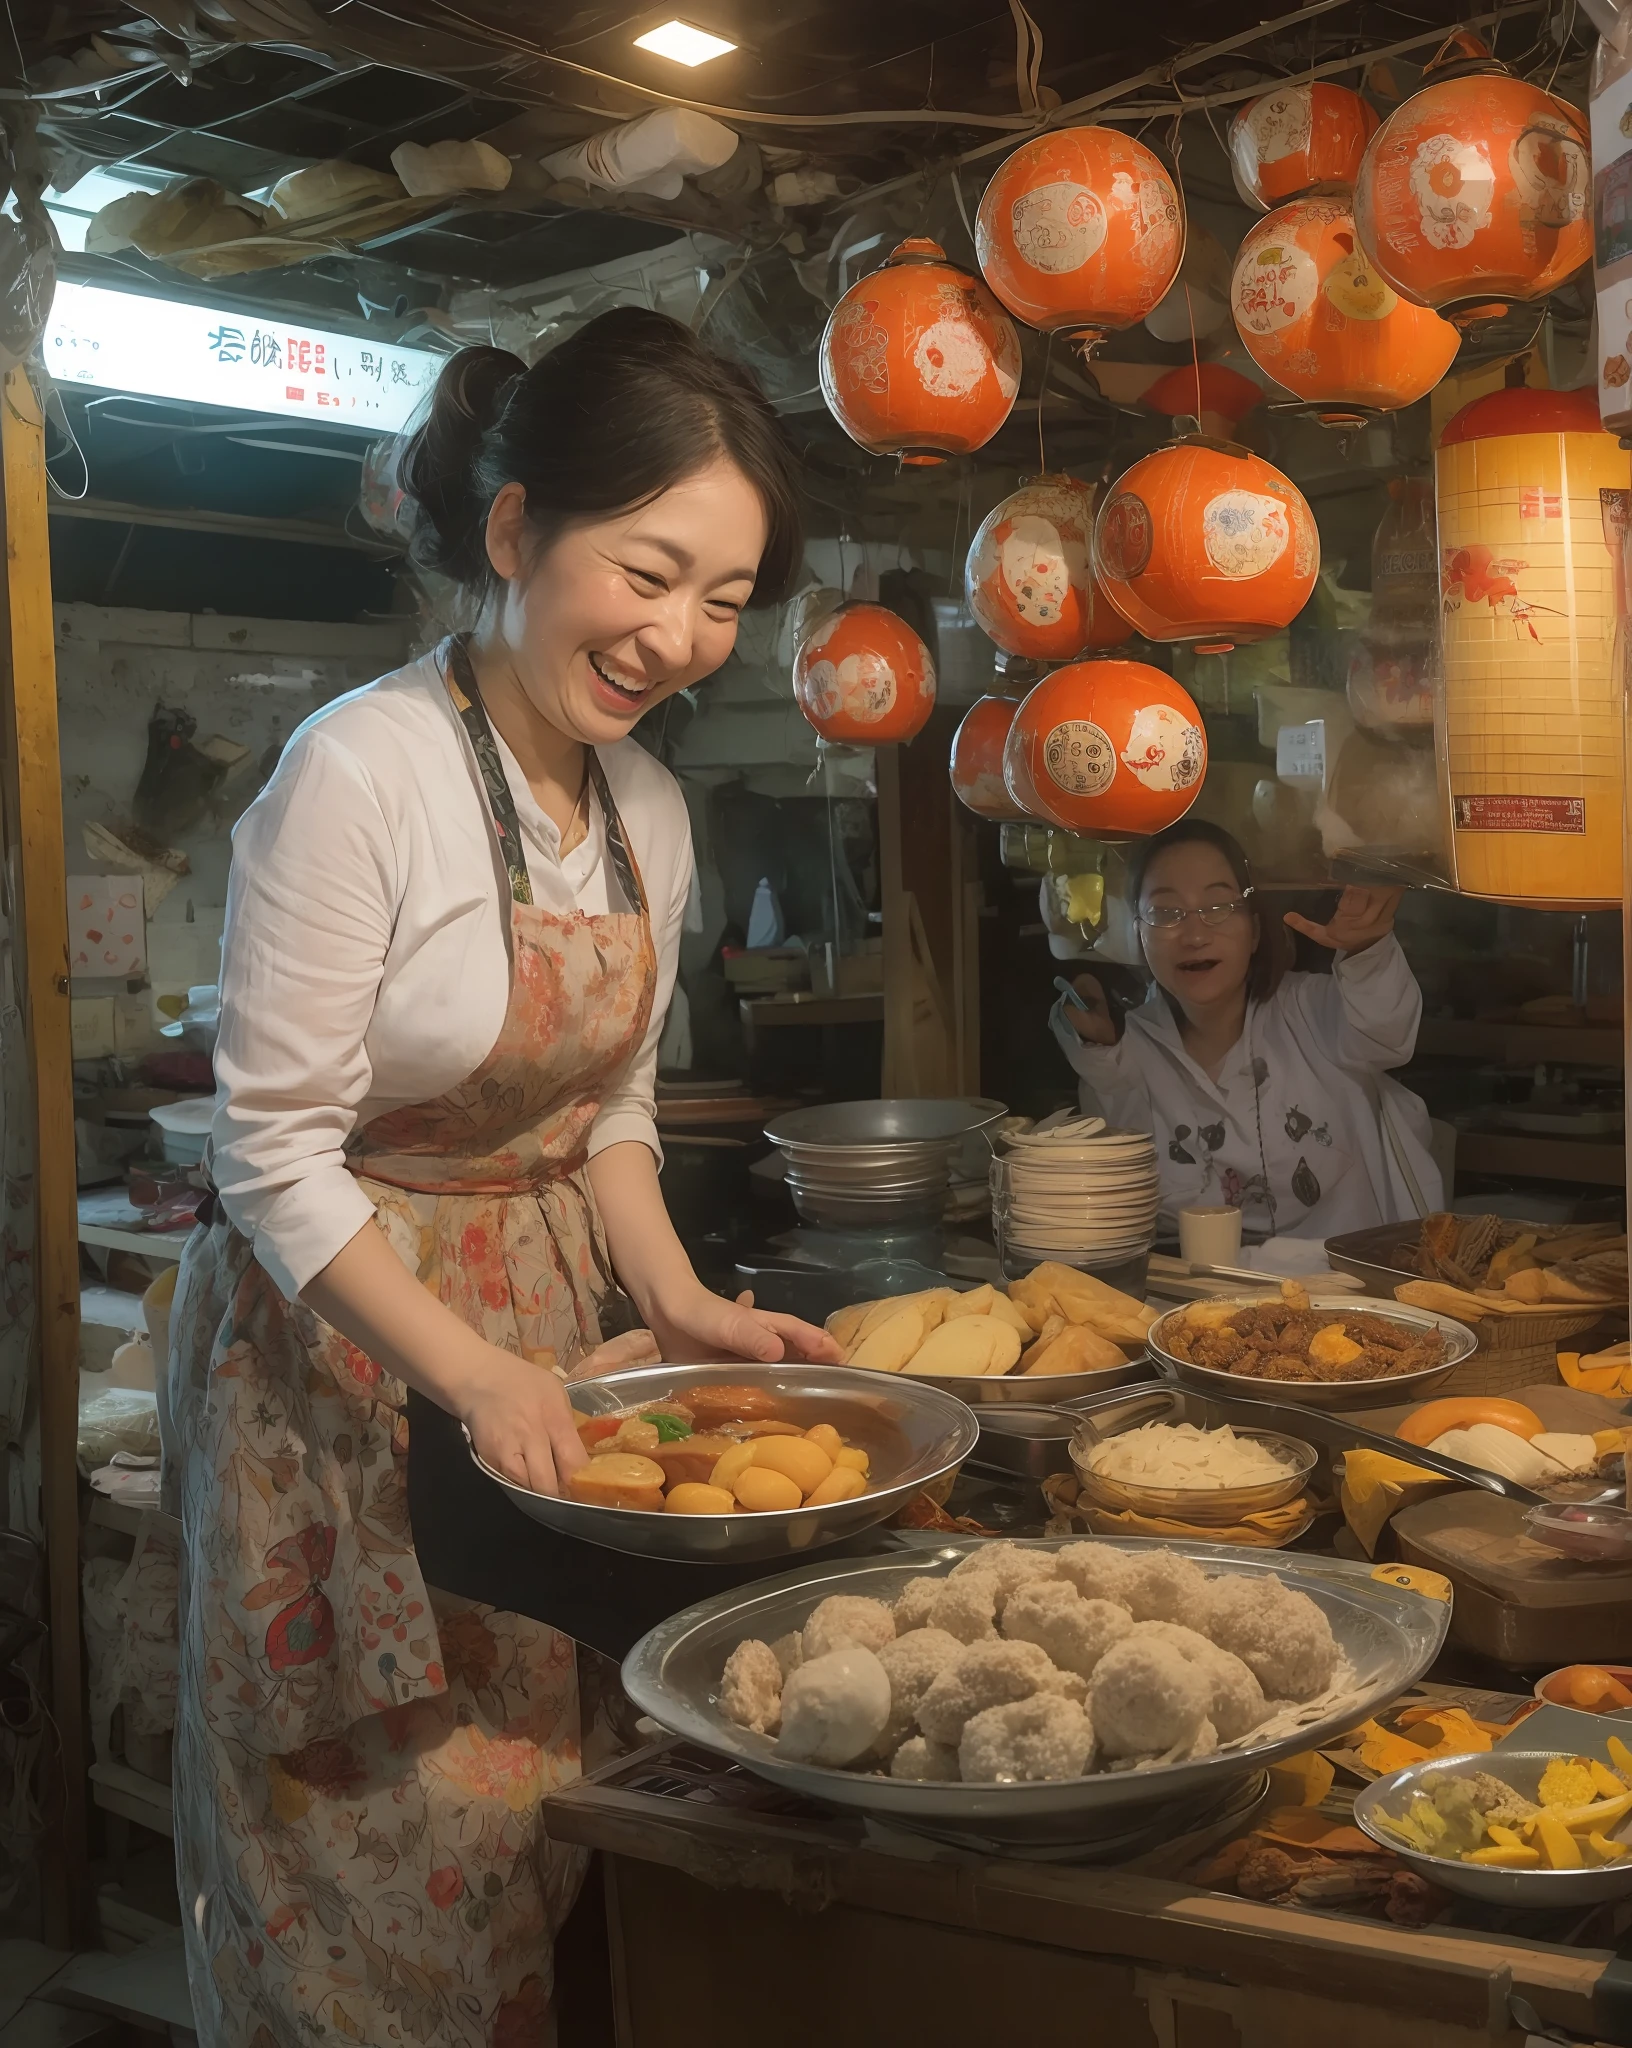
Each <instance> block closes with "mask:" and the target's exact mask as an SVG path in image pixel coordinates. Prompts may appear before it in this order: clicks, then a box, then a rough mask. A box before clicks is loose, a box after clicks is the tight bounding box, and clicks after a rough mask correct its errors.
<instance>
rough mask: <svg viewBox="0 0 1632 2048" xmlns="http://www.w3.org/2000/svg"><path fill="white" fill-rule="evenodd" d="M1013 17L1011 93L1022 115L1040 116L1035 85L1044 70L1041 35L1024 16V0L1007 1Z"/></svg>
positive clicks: (1041, 107) (1040, 31) (1040, 110)
mask: <svg viewBox="0 0 1632 2048" xmlns="http://www.w3.org/2000/svg"><path fill="white" fill-rule="evenodd" d="M1009 12H1010V14H1012V15H1013V16H1014V89H1015V92H1016V94H1017V95H1018V97H1019V100H1020V111H1021V113H1022V114H1025V115H1028V116H1033V115H1037V114H1040V113H1042V111H1043V103H1042V99H1041V97H1040V95H1039V93H1038V90H1037V82H1038V79H1039V77H1040V76H1041V73H1042V68H1043V32H1042V30H1041V29H1040V28H1039V27H1038V26H1037V24H1036V22H1034V21H1033V20H1032V18H1031V16H1030V15H1029V14H1028V13H1027V12H1026V9H1025V6H1024V4H1023V0H1009Z"/></svg>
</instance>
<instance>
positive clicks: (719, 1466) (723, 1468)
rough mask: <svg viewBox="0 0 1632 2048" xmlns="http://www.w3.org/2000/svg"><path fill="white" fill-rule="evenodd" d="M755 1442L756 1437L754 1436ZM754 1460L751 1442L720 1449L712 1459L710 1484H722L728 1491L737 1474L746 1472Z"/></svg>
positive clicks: (709, 1476)
mask: <svg viewBox="0 0 1632 2048" xmlns="http://www.w3.org/2000/svg"><path fill="white" fill-rule="evenodd" d="M755 1441H756V1442H757V1441H758V1439H757V1438H756V1439H755ZM753 1462H754V1446H753V1444H752V1443H746V1444H734V1445H733V1446H732V1447H731V1449H730V1450H728V1451H722V1452H721V1454H720V1456H719V1457H718V1458H716V1459H715V1461H714V1469H713V1471H712V1472H710V1473H709V1475H708V1483H709V1485H710V1486H723V1487H724V1488H725V1489H726V1491H727V1492H728V1493H729V1492H730V1490H731V1488H732V1487H733V1486H734V1485H735V1484H736V1478H737V1474H738V1473H739V1472H746V1471H747V1469H748V1467H749V1466H750V1465H751V1464H752V1463H753Z"/></svg>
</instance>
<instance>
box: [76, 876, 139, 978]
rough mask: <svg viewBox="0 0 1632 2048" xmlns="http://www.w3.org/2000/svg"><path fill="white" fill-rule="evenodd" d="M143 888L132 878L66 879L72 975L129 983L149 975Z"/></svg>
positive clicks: (86, 877) (88, 877)
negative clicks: (95, 976) (136, 978)
mask: <svg viewBox="0 0 1632 2048" xmlns="http://www.w3.org/2000/svg"><path fill="white" fill-rule="evenodd" d="M145 922H146V919H145V913H144V912H143V909H142V885H141V883H140V882H139V881H138V880H136V879H135V878H134V877H133V876H130V875H70V876H69V877H68V971H69V973H70V974H77V975H84V976H89V975H106V976H112V977H117V978H118V979H120V980H122V981H128V980H129V979H131V978H132V977H133V976H135V975H138V974H145V973H146V971H147V941H146V936H145V930H144V927H145Z"/></svg>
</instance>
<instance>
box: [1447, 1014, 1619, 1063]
mask: <svg viewBox="0 0 1632 2048" xmlns="http://www.w3.org/2000/svg"><path fill="white" fill-rule="evenodd" d="M1417 1053H1418V1055H1419V1057H1420V1055H1422V1054H1423V1053H1451V1054H1455V1055H1457V1056H1459V1057H1461V1058H1463V1059H1472V1060H1494V1061H1496V1062H1497V1064H1498V1065H1501V1066H1507V1067H1529V1066H1536V1065H1538V1064H1543V1063H1546V1062H1548V1061H1556V1062H1558V1063H1560V1064H1564V1065H1568V1064H1570V1063H1572V1062H1573V1063H1574V1064H1576V1065H1579V1066H1589V1067H1618V1066H1619V1065H1620V1064H1621V1057H1622V1037H1621V1033H1620V1031H1619V1030H1618V1029H1616V1027H1615V1026H1613V1025H1587V1026H1577V1025H1569V1024H1492V1023H1488V1022H1481V1021H1479V1020H1478V1019H1476V1018H1470V1019H1463V1018H1460V1017H1424V1018H1423V1020H1422V1022H1421V1024H1420V1025H1419V1026H1418V1027H1417Z"/></svg>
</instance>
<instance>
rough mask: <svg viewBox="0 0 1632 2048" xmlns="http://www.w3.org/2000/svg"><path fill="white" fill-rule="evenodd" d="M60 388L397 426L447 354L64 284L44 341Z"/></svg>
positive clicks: (173, 301)
mask: <svg viewBox="0 0 1632 2048" xmlns="http://www.w3.org/2000/svg"><path fill="white" fill-rule="evenodd" d="M42 354H43V356H44V359H45V367H46V369H47V370H49V372H50V373H51V375H52V376H53V377H54V378H55V379H56V380H57V382H58V383H59V384H92V385H97V386H99V387H100V388H101V389H103V390H104V391H138V392H141V393H143V394H144V395H145V396H147V397H149V398H175V399H181V400H183V401H186V402H189V403H193V404H198V405H222V406H231V407H232V408H234V409H235V410H236V411H239V412H261V413H285V414H291V415H293V416H294V417H296V418H299V419H313V420H329V421H332V422H333V423H334V424H335V425H337V426H344V427H364V428H374V429H378V430H379V431H381V432H383V433H396V432H398V431H400V429H401V428H403V427H405V426H406V425H407V424H408V421H409V419H410V418H411V417H412V415H413V413H414V411H415V409H416V408H417V406H418V405H419V402H420V400H421V399H422V398H423V397H424V396H425V394H426V393H427V392H428V391H429V390H430V388H431V386H432V385H433V384H434V383H435V382H436V375H437V372H438V371H439V370H440V369H441V367H442V365H443V363H444V362H445V361H446V360H447V358H446V357H445V356H440V355H434V354H433V353H432V352H431V351H430V350H429V349H423V348H394V347H393V346H391V344H390V343H388V342H379V341H365V340H362V339H361V338H360V337H358V336H357V335H352V334H332V333H324V332H323V331H322V330H321V329H320V328H315V327H292V326H290V325H289V324H288V323H287V322H285V321H283V320H280V319H278V318H277V317H276V316H275V315H261V314H256V313H246V312H242V311H238V310H233V311H230V312H225V311H221V310H219V309H215V308H212V307H208V306H192V305H186V304H183V303H182V302H181V301H180V300H178V299H149V298H142V297H139V296H138V295H136V294H135V293H133V292H110V291H105V290H104V289H103V288H102V287H101V286H99V285H89V284H69V283H66V282H63V283H59V284H58V286H57V294H56V298H55V301H54V302H53V304H52V307H51V318H50V320H49V321H48V322H47V323H46V329H45V340H44V343H43V346H42Z"/></svg>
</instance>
